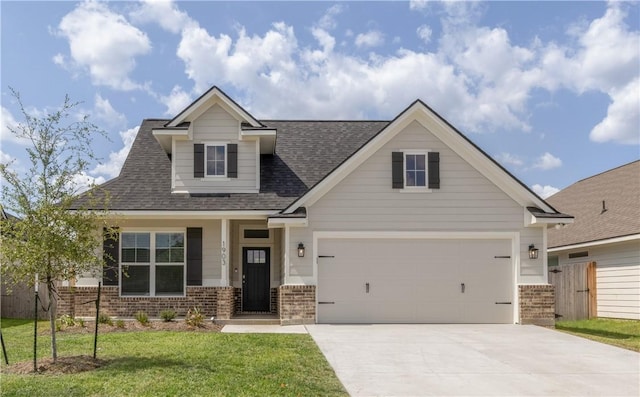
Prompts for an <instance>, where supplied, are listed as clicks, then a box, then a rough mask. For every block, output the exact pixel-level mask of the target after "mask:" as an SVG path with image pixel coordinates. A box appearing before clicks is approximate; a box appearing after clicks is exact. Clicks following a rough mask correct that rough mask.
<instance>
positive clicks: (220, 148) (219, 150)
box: [205, 144, 227, 176]
mask: <svg viewBox="0 0 640 397" xmlns="http://www.w3.org/2000/svg"><path fill="white" fill-rule="evenodd" d="M226 149H227V146H226V145H215V144H214V145H209V144H207V145H206V150H207V154H206V157H205V158H206V162H207V164H206V167H205V169H206V170H207V176H226V166H225V165H226V160H225V158H226Z"/></svg>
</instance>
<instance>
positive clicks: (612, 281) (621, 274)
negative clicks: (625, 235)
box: [554, 240, 640, 320]
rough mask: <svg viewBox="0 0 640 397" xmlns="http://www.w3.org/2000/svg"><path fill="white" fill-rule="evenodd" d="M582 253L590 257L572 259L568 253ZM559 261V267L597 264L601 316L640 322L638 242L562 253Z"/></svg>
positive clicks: (599, 314)
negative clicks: (587, 263) (572, 264)
mask: <svg viewBox="0 0 640 397" xmlns="http://www.w3.org/2000/svg"><path fill="white" fill-rule="evenodd" d="M582 251H588V252H589V256H587V257H582V258H573V259H569V253H572V252H582ZM554 255H555V254H554ZM558 258H559V263H560V264H571V263H584V262H595V263H596V296H597V305H598V317H610V318H628V319H636V320H640V242H639V241H638V240H636V241H631V242H625V243H618V244H606V245H601V246H595V247H587V248H580V249H575V250H570V251H563V252H560V253H558Z"/></svg>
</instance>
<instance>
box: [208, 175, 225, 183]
mask: <svg viewBox="0 0 640 397" xmlns="http://www.w3.org/2000/svg"><path fill="white" fill-rule="evenodd" d="M230 180H231V178H229V177H226V176H213V175H209V176H205V177H204V178H200V181H201V182H212V181H216V182H228V181H230Z"/></svg>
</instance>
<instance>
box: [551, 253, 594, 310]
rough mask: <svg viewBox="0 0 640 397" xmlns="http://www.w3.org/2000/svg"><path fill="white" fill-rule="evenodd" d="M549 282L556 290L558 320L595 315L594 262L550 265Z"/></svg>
mask: <svg viewBox="0 0 640 397" xmlns="http://www.w3.org/2000/svg"><path fill="white" fill-rule="evenodd" d="M549 283H551V284H553V286H554V287H555V290H556V318H557V319H558V320H582V319H586V318H592V317H597V315H598V313H597V303H596V296H597V295H596V293H597V291H596V263H595V262H588V263H575V264H567V265H560V266H553V267H550V268H549Z"/></svg>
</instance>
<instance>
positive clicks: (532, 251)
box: [529, 244, 538, 259]
mask: <svg viewBox="0 0 640 397" xmlns="http://www.w3.org/2000/svg"><path fill="white" fill-rule="evenodd" d="M529 259H538V249H537V248H536V246H535V245H533V244H531V245H530V246H529Z"/></svg>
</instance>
